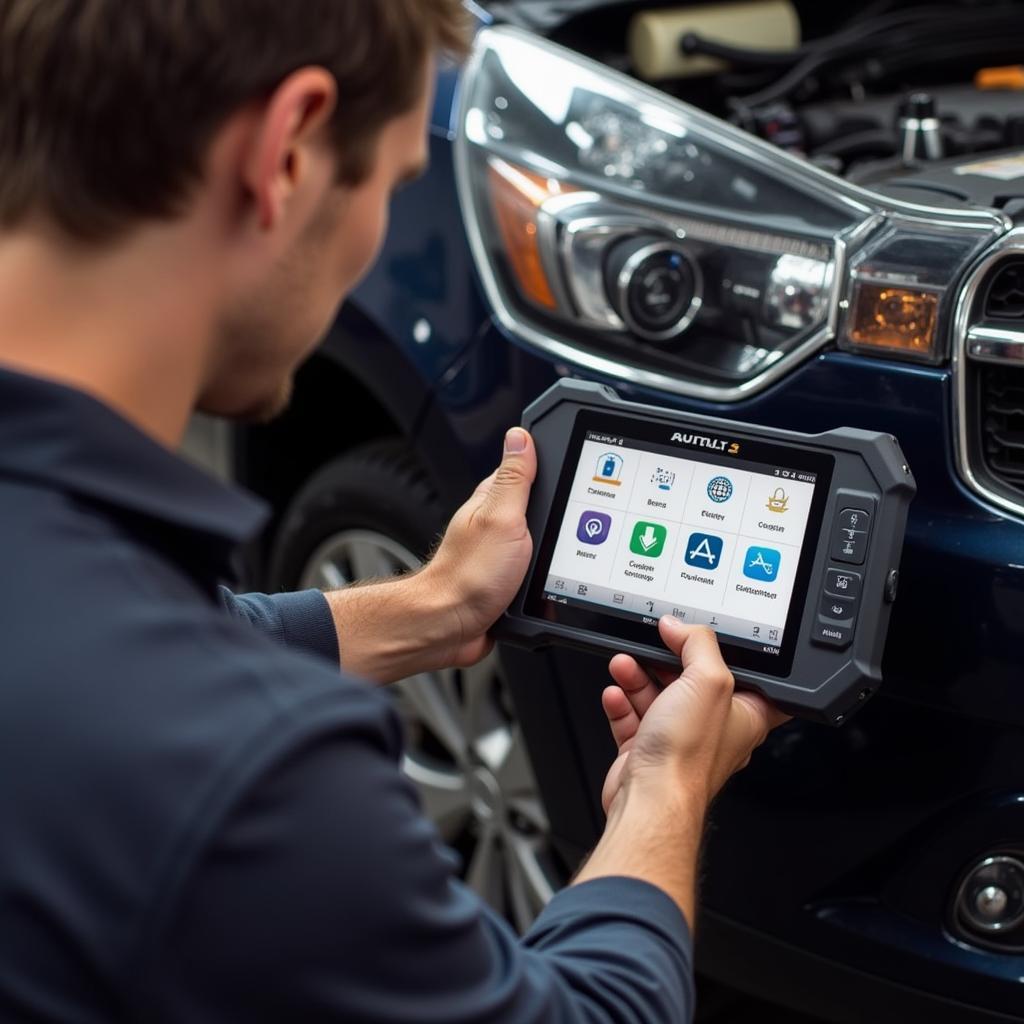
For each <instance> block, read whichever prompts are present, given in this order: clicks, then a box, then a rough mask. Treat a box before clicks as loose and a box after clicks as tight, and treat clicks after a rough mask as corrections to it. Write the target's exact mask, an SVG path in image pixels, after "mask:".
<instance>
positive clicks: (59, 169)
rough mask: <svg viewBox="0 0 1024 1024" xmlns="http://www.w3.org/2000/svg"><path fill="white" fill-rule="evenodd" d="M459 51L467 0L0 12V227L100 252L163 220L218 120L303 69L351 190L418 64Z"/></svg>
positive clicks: (119, 4)
mask: <svg viewBox="0 0 1024 1024" xmlns="http://www.w3.org/2000/svg"><path fill="white" fill-rule="evenodd" d="M467 40H468V30H467V25H466V16H465V14H464V10H463V6H462V0H297V2H288V0H0V228H11V227H14V226H15V225H17V224H18V223H19V222H21V221H22V220H24V218H25V217H26V216H28V215H30V214H34V213H41V214H43V215H44V216H46V217H48V218H50V219H51V220H52V221H54V222H55V223H56V224H57V225H58V226H59V227H61V228H62V229H63V230H65V231H66V232H67V233H69V234H71V235H73V236H74V237H76V238H79V239H82V240H88V241H99V240H103V239H107V238H109V237H111V236H113V235H115V234H117V233H118V232H119V231H121V230H123V229H124V228H125V227H126V226H127V225H128V224H130V223H131V222H132V221H134V220H139V219H143V218H169V217H173V216H174V215H175V214H176V213H177V212H179V211H180V209H181V207H182V205H183V203H184V201H185V200H186V199H187V197H188V194H189V190H190V188H191V187H192V186H193V185H194V184H195V183H196V182H197V181H198V179H199V177H200V174H201V170H202V164H203V159H204V157H205V154H206V150H207V147H208V145H209V143H210V142H211V140H212V138H213V136H214V134H215V133H216V131H217V129H218V128H219V127H220V126H221V124H223V122H224V121H225V120H226V118H227V117H229V116H230V115H231V114H232V113H234V112H235V111H236V110H238V109H239V108H240V107H242V106H243V105H244V104H245V103H247V102H250V101H252V100H254V99H258V98H259V97H261V96H267V95H269V94H270V93H271V92H273V90H274V89H275V88H276V87H277V85H279V84H280V82H281V81H283V80H284V79H285V78H286V77H287V76H288V75H289V74H290V73H291V72H293V71H295V70H297V69H298V68H301V67H306V66H310V65H314V66H322V67H324V68H326V69H327V70H328V71H330V72H331V73H332V74H333V75H334V77H335V78H336V79H337V82H338V87H339V107H338V111H337V113H336V115H335V117H334V121H333V124H332V133H333V135H334V138H335V140H336V142H337V145H338V151H339V179H340V180H341V181H342V182H343V183H346V184H349V185H354V184H358V183H359V181H360V180H362V179H363V177H364V176H365V175H366V174H367V173H368V172H369V170H370V167H371V164H372V157H373V151H374V146H375V144H376V141H377V137H378V135H379V131H380V127H381V125H382V124H384V123H385V122H386V121H388V120H390V119H392V118H394V117H396V116H399V115H401V114H403V113H405V112H407V111H408V110H410V109H411V108H412V107H413V105H414V104H415V101H416V99H417V96H418V94H419V90H420V89H421V88H422V75H423V72H424V68H425V61H426V60H427V59H428V58H429V57H431V56H432V54H433V53H434V52H436V51H443V52H446V53H448V54H449V55H451V56H455V57H460V56H462V55H463V54H464V52H465V50H466V47H467V45H468V44H467Z"/></svg>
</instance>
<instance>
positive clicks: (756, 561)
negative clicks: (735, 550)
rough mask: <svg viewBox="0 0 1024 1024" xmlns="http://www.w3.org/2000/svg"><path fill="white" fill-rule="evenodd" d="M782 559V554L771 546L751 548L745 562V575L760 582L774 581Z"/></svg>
mask: <svg viewBox="0 0 1024 1024" xmlns="http://www.w3.org/2000/svg"><path fill="white" fill-rule="evenodd" d="M781 561H782V555H780V554H779V552H778V551H774V550H772V549H771V548H750V549H749V550H748V551H747V557H746V559H745V560H744V562H743V575H744V576H746V577H747V579H751V580H757V581H758V582H760V583H774V582H775V580H776V579H777V578H778V575H779V563H780V562H781Z"/></svg>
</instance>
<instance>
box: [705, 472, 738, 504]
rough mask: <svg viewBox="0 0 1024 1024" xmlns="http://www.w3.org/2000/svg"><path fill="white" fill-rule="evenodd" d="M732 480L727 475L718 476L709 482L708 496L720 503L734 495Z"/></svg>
mask: <svg viewBox="0 0 1024 1024" xmlns="http://www.w3.org/2000/svg"><path fill="white" fill-rule="evenodd" d="M732 492H733V486H732V481H731V480H730V479H729V478H728V477H727V476H716V477H715V478H714V479H713V480H712V481H711V482H710V483H709V484H708V497H709V498H710V499H711V500H712V501H713V502H715V503H716V504H718V505H721V504H722V502H724V501H728V500H729V499H730V498H731V497H732Z"/></svg>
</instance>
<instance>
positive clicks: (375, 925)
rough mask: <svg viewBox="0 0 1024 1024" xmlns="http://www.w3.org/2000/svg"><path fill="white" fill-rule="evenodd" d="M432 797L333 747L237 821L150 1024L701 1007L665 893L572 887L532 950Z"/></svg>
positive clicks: (547, 1016)
mask: <svg viewBox="0 0 1024 1024" xmlns="http://www.w3.org/2000/svg"><path fill="white" fill-rule="evenodd" d="M457 867H458V863H457V858H456V856H455V854H453V853H452V852H451V851H450V850H447V849H446V848H444V847H443V846H442V845H441V844H440V842H439V839H438V836H437V833H436V832H435V830H434V828H433V826H432V825H431V824H430V823H429V822H428V821H427V820H426V819H425V818H424V817H423V816H422V815H421V814H420V813H419V810H418V798H417V795H416V793H415V791H414V790H413V789H412V788H411V786H410V784H409V783H408V782H407V781H406V779H405V778H404V776H402V774H401V773H400V772H399V771H398V768H397V766H396V765H395V764H394V763H393V761H392V760H391V759H389V757H388V756H386V754H385V753H384V752H383V751H380V750H375V749H374V748H373V744H372V743H370V744H368V743H367V742H365V740H362V741H361V740H359V739H353V738H351V737H343V738H342V739H340V740H339V739H337V738H335V739H331V740H319V741H317V742H316V743H315V744H313V745H311V746H307V749H304V750H303V751H302V752H300V753H298V754H294V755H292V756H291V757H290V758H289V759H288V760H287V762H286V763H284V764H281V765H279V766H278V768H277V769H276V770H274V771H273V772H272V773H270V775H269V776H268V777H266V778H264V779H263V780H262V781H261V782H259V783H258V784H257V785H256V786H255V787H254V788H253V789H252V790H251V791H250V792H249V793H248V795H247V796H246V797H245V798H244V799H243V800H242V801H241V803H240V804H239V805H238V806H237V807H236V808H235V809H234V810H233V811H231V812H230V814H229V817H228V819H227V820H226V821H225V822H224V824H223V826H222V828H220V829H219V831H218V833H217V835H216V836H215V837H214V839H213V840H212V842H211V843H210V844H209V845H208V846H207V847H206V848H205V852H204V853H203V855H202V857H201V859H200V861H199V862H198V863H197V865H196V868H195V870H194V872H193V874H192V875H191V877H190V880H189V882H188V883H187V885H186V886H185V888H184V889H183V891H182V894H181V898H180V900H179V901H178V902H177V904H176V910H175V912H174V913H173V915H171V916H170V917H169V919H168V923H167V925H166V927H165V929H164V931H163V933H162V935H161V937H160V941H159V942H158V944H157V949H156V952H155V954H154V956H153V958H152V963H153V965H154V968H153V969H154V975H153V976H152V977H149V978H147V979H146V983H145V985H144V990H145V992H146V993H147V996H146V998H147V1003H148V1005H147V1006H145V1007H144V1008H142V1009H143V1011H144V1012H143V1014H142V1016H143V1018H144V1019H146V1020H152V1021H159V1022H161V1024H185V1022H191V1021H197V1020H201V1021H224V1022H227V1021H246V1022H247V1024H262V1022H267V1024H270V1022H274V1024H280V1022H281V1021H293V1020H294V1021H299V1020H301V1021H303V1024H319V1022H323V1024H328V1022H332V1024H335V1022H342V1021H362V1022H382V1024H398V1022H401V1024H483V1022H488V1024H555V1022H559V1024H575V1022H580V1024H582V1022H587V1024H613V1022H615V1024H658V1022H661V1021H665V1022H669V1021H671V1022H673V1024H679V1022H686V1021H688V1020H690V1019H691V1015H692V1007H693V999H694V995H693V981H692V956H691V949H690V939H689V934H688V931H687V927H686V922H685V919H684V918H683V916H682V914H681V913H680V911H679V910H678V908H677V907H676V906H675V904H674V903H673V902H672V901H671V900H670V899H669V897H668V896H667V895H665V894H664V893H662V892H661V891H660V890H658V889H656V888H654V887H653V886H650V885H648V884H647V883H644V882H640V881H637V880H633V879H626V878H606V879H598V880H594V881H591V882H588V883H585V884H582V885H578V886H575V887H572V888H569V889H567V890H565V891H563V892H562V893H560V894H559V895H558V896H556V897H555V899H554V900H553V901H552V903H551V904H550V905H549V906H548V908H547V909H546V910H545V911H544V913H543V914H542V915H541V917H540V918H539V919H538V921H537V922H536V924H535V926H534V928H533V929H532V930H531V932H530V933H529V934H528V935H527V936H526V938H525V939H524V940H520V939H519V938H518V937H517V936H516V935H515V934H514V933H513V932H512V930H511V929H510V927H509V926H508V925H507V924H506V923H505V922H504V921H503V920H500V919H499V918H497V917H496V916H495V915H494V914H493V913H492V912H491V911H490V910H489V909H488V908H487V907H486V906H484V905H483V904H482V903H481V902H480V901H479V900H478V898H477V897H476V895H475V894H474V893H473V892H471V891H470V890H469V889H467V888H466V887H465V886H463V885H462V884H461V883H460V882H459V881H458V879H457Z"/></svg>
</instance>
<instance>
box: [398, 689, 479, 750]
mask: <svg viewBox="0 0 1024 1024" xmlns="http://www.w3.org/2000/svg"><path fill="white" fill-rule="evenodd" d="M397 685H398V686H399V687H400V688H401V691H402V695H403V696H404V697H405V699H406V700H407V701H408V703H409V706H410V709H411V712H412V714H413V716H415V717H416V718H418V719H419V720H420V722H422V723H423V724H424V725H425V726H426V727H427V728H428V729H429V730H430V731H431V732H432V733H433V734H434V735H435V736H436V737H437V739H438V740H439V741H440V742H441V743H442V744H443V745H444V748H445V749H446V750H447V751H448V753H449V754H451V756H452V757H453V758H454V759H455V760H456V761H458V762H460V763H463V762H465V760H466V757H467V754H468V750H467V743H466V736H465V734H464V733H463V731H462V722H461V721H460V718H461V716H460V715H459V712H458V708H457V706H456V703H455V696H454V693H453V687H452V685H451V679H450V674H446V673H442V672H438V673H432V674H430V675H427V674H424V675H419V676H414V677H413V678H411V679H404V680H402V681H401V682H400V683H398V684H397Z"/></svg>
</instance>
